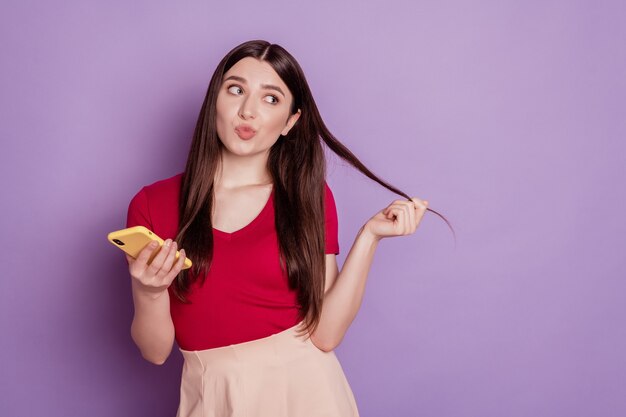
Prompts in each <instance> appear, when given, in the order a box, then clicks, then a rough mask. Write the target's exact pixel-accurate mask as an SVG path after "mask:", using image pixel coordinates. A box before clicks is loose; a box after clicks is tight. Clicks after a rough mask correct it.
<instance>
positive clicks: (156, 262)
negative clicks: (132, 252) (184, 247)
mask: <svg viewBox="0 0 626 417" xmlns="http://www.w3.org/2000/svg"><path fill="white" fill-rule="evenodd" d="M171 244H172V239H167V240H166V241H165V242H164V243H163V246H161V250H160V251H159V253H158V254H157V256H155V257H154V259H153V260H152V262H151V263H150V266H148V271H149V272H150V274H152V275H157V274H158V273H159V271H160V270H161V267H162V266H163V263H164V262H165V258H166V256H167V254H168V253H169V249H170V246H171Z"/></svg>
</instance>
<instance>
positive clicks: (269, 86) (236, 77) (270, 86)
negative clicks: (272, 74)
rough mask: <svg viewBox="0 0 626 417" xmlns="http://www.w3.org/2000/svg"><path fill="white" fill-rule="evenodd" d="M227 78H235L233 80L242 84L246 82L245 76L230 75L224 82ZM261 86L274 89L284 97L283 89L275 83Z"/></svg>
mask: <svg viewBox="0 0 626 417" xmlns="http://www.w3.org/2000/svg"><path fill="white" fill-rule="evenodd" d="M228 80H235V81H239V82H240V83H243V84H247V81H246V79H245V78H242V77H239V76H237V75H231V76H230V77H228V78H226V79H225V80H224V81H223V82H226V81H228ZM261 88H265V89H267V90H276V91H278V92H279V93H280V94H282V95H283V97H285V93H284V92H283V90H282V89H281V88H280V87H278V86H275V85H271V84H261Z"/></svg>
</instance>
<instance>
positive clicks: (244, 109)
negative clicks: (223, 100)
mask: <svg viewBox="0 0 626 417" xmlns="http://www.w3.org/2000/svg"><path fill="white" fill-rule="evenodd" d="M255 115H256V109H255V108H254V105H253V104H252V100H251V99H250V97H247V98H246V99H245V100H244V101H243V102H242V103H241V107H240V108H239V116H240V117H241V118H243V119H251V118H254V117H255Z"/></svg>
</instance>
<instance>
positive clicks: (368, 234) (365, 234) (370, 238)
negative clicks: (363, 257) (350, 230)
mask: <svg viewBox="0 0 626 417" xmlns="http://www.w3.org/2000/svg"><path fill="white" fill-rule="evenodd" d="M357 239H359V240H363V241H365V242H367V243H369V244H372V245H377V244H378V242H380V239H382V238H381V237H380V236H377V235H376V234H374V233H373V232H372V231H371V230H370V229H369V227H368V225H367V223H365V225H363V227H361V229H360V230H359V233H357Z"/></svg>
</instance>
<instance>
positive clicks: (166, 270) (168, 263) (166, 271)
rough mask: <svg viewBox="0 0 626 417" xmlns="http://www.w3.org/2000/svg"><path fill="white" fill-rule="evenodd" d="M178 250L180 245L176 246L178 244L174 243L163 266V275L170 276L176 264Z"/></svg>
mask: <svg viewBox="0 0 626 417" xmlns="http://www.w3.org/2000/svg"><path fill="white" fill-rule="evenodd" d="M177 250H178V245H177V244H176V242H172V243H171V244H170V247H169V251H168V253H167V256H166V257H165V260H164V261H163V266H162V267H161V273H162V274H163V275H167V274H169V272H170V270H171V269H172V265H173V264H174V261H175V259H176V251H177Z"/></svg>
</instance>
